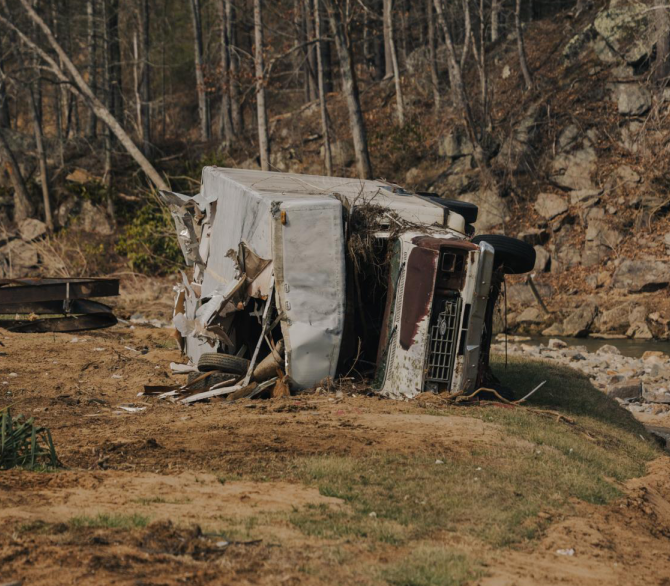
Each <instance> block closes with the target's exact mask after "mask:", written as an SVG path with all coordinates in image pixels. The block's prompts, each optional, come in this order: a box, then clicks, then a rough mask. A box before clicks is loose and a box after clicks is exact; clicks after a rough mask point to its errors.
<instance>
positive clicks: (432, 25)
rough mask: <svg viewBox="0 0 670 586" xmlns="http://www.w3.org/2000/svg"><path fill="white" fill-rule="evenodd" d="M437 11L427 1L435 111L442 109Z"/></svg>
mask: <svg viewBox="0 0 670 586" xmlns="http://www.w3.org/2000/svg"><path fill="white" fill-rule="evenodd" d="M434 15H435V11H434V9H433V0H426V25H427V27H428V35H427V36H428V61H429V67H430V81H431V84H432V86H433V103H434V104H435V110H436V111H438V110H439V109H440V103H441V101H442V96H441V94H440V77H439V75H438V74H437V43H436V39H435V18H434Z"/></svg>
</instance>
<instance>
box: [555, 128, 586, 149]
mask: <svg viewBox="0 0 670 586" xmlns="http://www.w3.org/2000/svg"><path fill="white" fill-rule="evenodd" d="M580 138H581V132H580V131H579V128H577V125H575V124H570V125H569V126H567V127H566V128H565V129H564V130H563V132H561V135H560V136H559V137H558V144H557V145H556V146H557V147H558V150H559V151H560V152H565V151H567V150H570V149H572V148H573V147H576V146H577V143H578V142H579V139H580Z"/></svg>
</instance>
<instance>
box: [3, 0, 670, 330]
mask: <svg viewBox="0 0 670 586" xmlns="http://www.w3.org/2000/svg"><path fill="white" fill-rule="evenodd" d="M586 4H587V8H586V10H584V11H583V12H581V13H579V14H575V11H567V10H566V11H563V12H559V13H558V14H557V15H556V16H555V17H553V18H551V19H545V20H539V21H533V22H531V23H529V24H528V25H527V26H526V28H525V31H524V36H525V42H526V48H527V53H528V61H529V64H530V68H531V70H532V71H533V76H534V87H533V88H532V89H530V90H524V87H523V83H521V82H520V79H521V71H520V67H519V59H518V53H517V42H516V38H515V37H514V34H513V33H512V32H510V33H509V34H508V35H507V36H506V37H503V38H501V40H500V41H498V42H497V43H495V44H494V45H493V46H492V47H491V48H490V53H489V63H490V66H489V69H488V71H487V73H488V78H489V79H488V83H489V87H490V88H491V90H490V94H491V97H490V113H491V116H490V119H491V123H490V124H489V127H488V128H487V129H486V131H485V132H483V133H482V136H481V137H480V142H481V143H482V145H483V146H484V147H485V149H486V152H487V156H488V159H489V165H490V169H491V172H492V174H493V175H494V176H495V177H496V180H497V182H498V187H499V188H498V189H497V190H495V191H493V190H491V189H488V188H485V187H484V186H483V184H482V183H481V181H480V178H481V175H480V171H479V170H478V169H477V168H476V165H475V162H474V160H473V147H472V144H471V143H470V141H469V140H468V138H467V133H466V132H465V130H464V129H463V128H462V126H461V123H460V119H459V117H458V116H457V115H456V114H455V112H454V111H453V109H452V108H451V107H450V105H449V97H448V96H449V94H448V88H445V90H444V100H443V103H442V105H441V107H440V109H439V110H438V111H436V110H435V108H434V104H433V92H432V89H431V84H430V71H429V67H428V60H427V55H426V51H425V49H420V50H417V51H415V52H414V53H411V54H410V55H409V56H408V57H407V60H406V62H405V64H404V68H405V71H406V75H405V76H404V78H403V84H404V86H405V102H406V104H405V106H406V111H407V114H408V119H409V122H408V123H407V124H406V125H405V126H404V127H401V126H399V125H398V124H397V123H396V121H395V120H394V116H395V107H394V102H395V97H394V96H395V93H394V92H395V90H394V85H393V81H392V80H384V81H381V82H372V81H365V82H364V84H363V85H364V89H363V91H362V103H363V110H364V115H365V122H366V125H367V130H368V142H369V146H370V151H371V156H372V163H373V168H374V174H375V175H376V176H378V177H382V178H385V179H388V180H391V181H395V182H397V183H400V184H403V185H405V186H406V187H410V188H414V189H417V190H423V191H433V192H437V193H439V194H441V195H443V196H445V197H449V198H458V199H463V200H466V201H470V202H473V203H476V204H478V205H479V207H480V218H479V221H478V223H477V229H478V232H479V233H490V232H501V233H506V234H510V235H516V236H518V237H520V238H522V239H524V240H526V241H527V242H529V243H530V244H532V245H533V246H534V247H535V249H536V251H537V264H536V267H535V273H534V275H533V282H534V285H535V286H534V290H533V288H531V287H530V286H529V285H528V284H527V282H526V279H525V277H524V278H523V279H516V280H515V279H510V282H509V283H508V291H507V293H508V295H507V297H508V307H509V313H508V316H507V321H508V325H509V327H510V329H512V330H517V331H523V332H544V333H546V334H549V335H567V336H584V335H596V336H603V337H632V338H639V339H651V338H658V339H670V325H669V324H670V298H669V295H668V292H669V289H668V287H669V285H670V214H669V213H668V212H670V195H669V194H668V193H669V192H668V189H669V187H670V158H669V157H668V153H669V148H668V140H669V138H670V121H669V120H668V115H669V114H670V88H666V87H665V85H664V83H659V82H658V81H657V76H656V75H655V74H654V73H655V71H654V68H655V58H656V37H655V33H654V30H655V29H654V20H655V16H654V9H653V3H651V2H649V3H648V4H647V3H642V2H631V1H624V0H611V1H604V0H601V1H600V2H594V3H590V4H589V3H586ZM438 65H439V71H438V74H439V77H440V79H442V80H446V79H447V72H446V58H445V55H444V54H443V50H442V49H440V50H439V51H438ZM468 76H469V77H468ZM363 77H364V76H363V74H361V79H362V80H363ZM362 83H363V81H362ZM478 83H479V81H478V78H477V71H476V69H473V70H472V71H469V72H467V74H466V85H467V87H468V91H469V92H470V93H471V94H475V93H476V92H477V91H478ZM328 104H329V106H328V107H329V111H330V117H331V120H332V125H333V134H334V136H335V139H336V142H335V144H334V147H333V158H334V166H335V173H336V174H338V175H343V176H353V175H355V173H356V171H355V166H354V153H353V148H352V146H351V141H350V130H349V125H348V119H347V114H346V106H345V103H344V99H343V97H342V95H340V94H338V93H333V94H330V95H329V96H328ZM284 106H285V108H286V110H288V112H286V113H282V114H279V115H274V116H271V118H270V135H271V142H272V161H271V162H272V166H273V167H274V168H275V169H277V170H280V171H294V172H301V173H314V174H322V173H323V162H322V156H321V150H320V149H321V142H322V141H321V137H320V134H319V133H320V118H319V107H318V103H317V102H311V103H308V104H306V105H304V106H301V107H298V108H296V107H295V106H292V105H291V103H290V100H289V102H288V103H286V104H282V108H283V107H284ZM277 108H279V105H274V108H273V109H274V110H275V111H276V109H277ZM475 114H476V115H477V112H475ZM16 140H19V138H16ZM24 140H27V139H24ZM84 146H86V145H84ZM84 146H82V145H74V147H71V148H70V151H71V152H66V153H64V155H62V154H61V153H57V152H55V151H54V152H51V153H50V156H51V157H52V158H53V159H54V160H56V159H58V158H60V157H61V156H64V158H65V159H66V165H65V166H64V167H63V170H62V172H60V173H59V174H58V176H57V177H54V178H53V181H54V183H55V184H56V185H59V184H60V185H61V186H63V187H61V188H60V191H58V189H57V190H56V193H58V194H59V195H58V198H59V200H58V202H57V206H56V214H55V215H56V221H57V222H58V223H59V224H60V225H62V226H68V225H72V222H73V218H76V216H77V213H80V214H81V215H80V217H79V219H78V220H75V222H76V223H75V224H74V225H76V226H77V231H78V232H86V231H90V232H97V234H96V235H95V238H94V239H93V243H94V245H95V248H96V250H98V251H99V250H103V251H106V250H109V247H108V246H107V245H106V244H104V241H105V239H109V240H112V241H116V239H117V238H118V236H119V234H121V235H123V233H124V232H123V230H124V228H123V225H124V222H126V221H128V219H131V220H132V219H133V218H134V217H137V216H136V214H134V212H132V211H131V212H126V216H125V218H124V217H123V215H122V216H121V217H120V218H119V224H117V225H115V224H114V223H110V222H109V221H108V219H106V217H107V216H106V214H107V212H106V210H105V205H104V201H102V200H101V199H100V198H98V199H96V197H95V196H94V195H95V187H94V186H95V185H96V181H98V179H96V177H98V178H99V177H101V171H100V167H101V161H100V158H99V157H98V158H96V157H91V156H90V154H88V155H87V154H86V153H83V151H82V149H83V148H84ZM28 150H29V149H28ZM84 150H85V149H84ZM214 150H215V147H212V145H206V144H184V143H180V144H178V145H165V146H164V147H163V152H164V156H163V158H162V159H161V160H160V161H165V162H164V163H162V164H163V165H164V168H163V170H164V171H165V165H170V167H169V169H170V172H169V175H171V176H172V177H176V178H175V179H174V180H173V188H174V189H178V190H179V189H181V190H183V191H187V190H193V189H195V188H196V186H197V179H198V178H199V170H200V168H201V166H202V164H205V163H207V164H213V163H214V164H220V165H227V166H242V167H255V166H257V160H256V158H255V153H256V152H257V151H256V149H255V147H254V143H253V140H252V133H250V135H249V140H248V142H246V141H245V142H241V143H240V144H239V145H236V146H235V147H234V148H232V149H229V150H228V151H226V152H225V153H223V154H217V155H216V156H215V157H212V156H211V153H212V152H213V151H214ZM160 161H157V163H160ZM21 164H22V165H23V166H24V167H25V168H27V167H30V166H31V165H32V167H34V166H35V164H36V163H35V161H32V162H31V159H30V158H29V157H28V158H26V159H25V160H24V161H22V162H21ZM124 165H125V166H126V167H125V168H127V169H128V172H127V176H128V179H127V180H126V181H125V184H124V187H122V188H121V189H120V191H125V192H126V193H128V194H129V195H123V197H124V198H125V200H126V201H128V202H131V201H132V200H133V198H134V199H135V200H136V199H137V193H138V191H137V190H136V191H135V192H133V179H132V177H133V176H134V170H133V169H131V168H128V161H123V160H120V161H118V165H117V169H120V168H123V167H124ZM75 169H78V171H76V173H79V174H78V175H77V174H76V173H75V175H74V176H73V171H74V170H75ZM26 172H27V173H30V170H28V171H26ZM87 174H88V175H87ZM189 177H190V178H189ZM72 184H75V185H78V186H82V185H83V186H84V187H83V189H84V190H88V193H91V194H93V197H88V196H87V198H85V199H84V203H83V204H82V202H81V199H80V200H76V198H73V195H72V191H73V190H72ZM91 186H93V187H91ZM77 189H78V191H77V194H80V193H81V189H80V188H79V187H78V188H77ZM135 189H137V188H135ZM128 205H131V204H130V203H129V204H128ZM78 210H79V212H78ZM152 218H153V219H154V220H155V218H154V216H152ZM152 221H153V220H152ZM156 221H157V220H156ZM136 224H137V222H136ZM140 228H141V227H138V226H135V229H136V231H138V233H140V232H141V230H140ZM26 230H27V228H26ZM34 230H36V228H35V226H33V232H30V233H27V236H25V237H24V238H23V239H22V240H20V239H19V238H18V237H19V236H20V235H21V233H22V232H20V231H15V232H13V233H12V234H10V235H9V236H8V237H5V248H3V249H2V250H0V254H2V255H4V256H5V257H7V254H8V252H11V251H8V250H6V248H7V247H8V246H9V247H10V248H12V249H16V253H17V254H16V255H15V256H17V257H18V256H20V258H22V259H24V261H25V263H28V265H30V266H26V267H25V270H30V271H33V272H34V271H36V270H37V269H38V267H37V266H36V265H38V264H39V263H40V262H42V260H41V259H42V258H43V256H44V255H46V253H47V252H48V247H47V248H45V247H44V246H43V247H42V249H41V250H39V251H38V253H35V252H34V245H33V244H31V245H28V246H27V245H25V242H24V241H25V240H26V239H28V240H31V239H32V240H35V238H36V237H35V235H34ZM141 238H144V236H142V235H141ZM101 243H102V244H101ZM86 246H89V247H90V244H85V246H84V247H83V248H84V249H85V248H86ZM101 247H102V248H101ZM81 248H82V247H79V249H80V250H79V252H82V254H83V255H85V254H86V253H87V252H86V250H82V249H81ZM116 250H117V252H118V251H119V249H116ZM175 250H176V249H175ZM31 251H32V252H31ZM36 254H37V255H36ZM120 254H121V257H123V254H124V253H123V251H121V253H120ZM103 256H105V258H106V259H108V258H111V257H110V255H108V254H106V255H103ZM111 256H114V255H111ZM114 258H116V257H114ZM5 260H6V259H5ZM119 262H123V258H120V260H119ZM25 263H24V264H25ZM5 264H6V265H7V261H6V262H5ZM539 299H541V300H542V301H541V302H540V301H538V300H539Z"/></svg>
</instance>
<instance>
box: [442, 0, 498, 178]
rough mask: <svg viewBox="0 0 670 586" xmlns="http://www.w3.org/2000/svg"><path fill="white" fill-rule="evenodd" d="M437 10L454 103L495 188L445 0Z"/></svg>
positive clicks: (479, 162) (479, 163)
mask: <svg viewBox="0 0 670 586" xmlns="http://www.w3.org/2000/svg"><path fill="white" fill-rule="evenodd" d="M434 4H435V12H436V13H437V19H438V22H439V23H440V26H441V27H442V32H443V33H444V38H445V47H446V49H447V65H448V68H449V80H450V82H451V90H452V96H453V100H454V104H455V105H456V107H457V109H458V110H459V112H460V114H461V117H462V118H463V122H464V124H465V128H466V131H467V133H468V137H469V139H470V142H471V143H472V147H473V149H472V150H473V153H472V154H473V157H474V159H475V161H476V162H477V166H478V167H479V170H480V172H481V174H482V176H483V178H484V180H485V182H486V183H487V184H488V186H489V187H491V188H493V187H494V186H495V181H494V179H493V176H492V174H491V172H490V169H489V165H488V160H487V158H486V153H485V152H484V149H483V148H482V144H481V141H480V138H479V136H480V133H479V129H478V128H477V126H476V125H475V122H474V119H473V116H472V110H471V108H470V101H469V99H468V95H467V93H466V91H465V85H464V82H463V74H462V71H461V66H460V64H459V62H458V60H457V59H456V50H455V48H454V41H453V37H452V34H451V30H450V28H449V26H448V23H447V20H446V17H445V13H444V6H443V0H434Z"/></svg>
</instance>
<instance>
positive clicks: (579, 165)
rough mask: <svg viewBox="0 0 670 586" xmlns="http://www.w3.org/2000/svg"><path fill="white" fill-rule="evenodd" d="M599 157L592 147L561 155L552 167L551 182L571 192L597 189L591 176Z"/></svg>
mask: <svg viewBox="0 0 670 586" xmlns="http://www.w3.org/2000/svg"><path fill="white" fill-rule="evenodd" d="M597 160H598V156H597V155H596V151H595V149H594V148H593V147H592V146H586V147H584V148H582V149H578V150H576V151H573V152H571V153H561V154H559V155H558V156H557V157H556V158H555V159H554V161H553V162H552V165H551V181H553V182H554V183H555V184H556V185H560V186H561V187H565V188H567V189H571V190H582V189H595V186H594V185H593V181H592V179H591V176H592V175H593V173H594V172H595V170H596V162H597Z"/></svg>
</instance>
